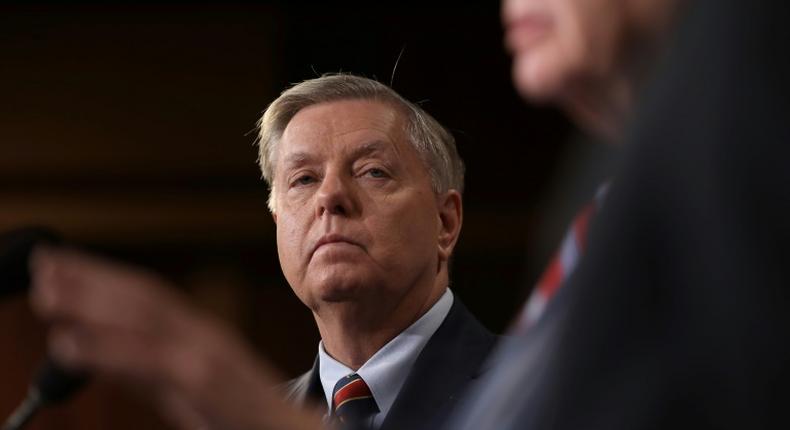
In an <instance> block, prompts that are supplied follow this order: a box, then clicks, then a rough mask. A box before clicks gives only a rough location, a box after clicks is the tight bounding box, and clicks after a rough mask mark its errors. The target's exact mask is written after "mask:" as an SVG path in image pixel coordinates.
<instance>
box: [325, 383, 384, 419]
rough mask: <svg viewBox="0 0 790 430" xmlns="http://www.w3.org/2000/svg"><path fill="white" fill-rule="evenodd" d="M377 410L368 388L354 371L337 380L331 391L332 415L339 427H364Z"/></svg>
mask: <svg viewBox="0 0 790 430" xmlns="http://www.w3.org/2000/svg"><path fill="white" fill-rule="evenodd" d="M378 412H379V408H378V406H377V405H376V400H375V399H373V394H372V393H371V392H370V388H369V387H368V385H367V384H366V383H365V381H364V380H362V377H360V376H359V375H357V374H356V373H352V374H350V375H347V376H344V377H342V378H340V380H339V381H337V384H335V389H334V391H333V393H332V416H333V417H334V418H335V419H337V421H339V424H340V428H341V429H356V428H365V424H367V421H369V418H370V417H372V416H373V415H375V414H376V413H378Z"/></svg>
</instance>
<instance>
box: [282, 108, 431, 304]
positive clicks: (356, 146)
mask: <svg viewBox="0 0 790 430" xmlns="http://www.w3.org/2000/svg"><path fill="white" fill-rule="evenodd" d="M276 160H277V164H276V168H275V180H274V183H275V192H276V193H277V194H276V222H277V248H278V252H279V255H280V264H281V266H282V269H283V272H284V273H285V277H286V278H287V280H288V282H289V284H290V285H291V287H292V288H293V290H294V292H295V293H296V295H297V296H299V298H300V299H301V300H302V302H304V303H305V304H306V305H307V306H308V307H310V308H311V309H313V310H314V311H317V310H318V309H319V308H320V307H321V306H322V305H324V304H326V303H327V302H347V301H357V300H362V301H364V302H370V299H371V298H374V299H377V300H381V301H385V300H399V298H401V297H403V296H404V295H405V294H408V293H409V292H410V291H411V290H412V289H414V288H420V286H426V287H428V285H431V283H432V279H433V278H434V277H435V276H436V272H437V261H438V258H439V257H438V251H437V246H438V245H437V237H438V235H439V230H440V227H441V221H440V218H439V213H438V207H437V200H436V197H435V194H434V192H433V190H432V188H431V179H430V176H429V174H428V172H427V170H426V168H425V166H424V164H423V163H422V162H421V160H420V158H419V156H418V154H417V152H416V150H415V149H414V148H413V147H412V146H411V145H410V144H409V143H408V141H407V136H406V134H405V132H404V122H403V119H402V117H401V115H400V114H399V113H398V112H397V111H396V110H394V109H393V108H392V107H390V106H389V105H387V104H384V103H380V102H374V101H363V100H343V101H337V102H330V103H323V104H318V105H314V106H311V107H308V108H306V109H303V110H301V111H300V112H299V113H297V114H296V115H295V116H294V118H293V119H292V120H291V122H290V123H289V124H288V126H287V128H286V129H285V132H284V133H283V136H282V139H281V141H280V143H279V146H278V148H277V156H276ZM431 286H432V285H431ZM365 298H366V300H365Z"/></svg>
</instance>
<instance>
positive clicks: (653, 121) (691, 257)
mask: <svg viewBox="0 0 790 430" xmlns="http://www.w3.org/2000/svg"><path fill="white" fill-rule="evenodd" d="M503 18H504V21H505V26H506V28H507V44H508V46H509V48H510V49H511V51H512V52H513V54H514V68H513V77H514V82H515V84H516V87H517V88H518V90H519V92H520V93H521V94H522V95H524V96H525V98H528V99H530V100H535V101H541V102H550V103H555V104H558V105H560V106H562V107H563V108H565V109H566V110H567V111H568V113H569V114H570V115H571V116H572V117H574V118H575V119H576V120H577V122H578V123H579V124H581V125H583V126H585V127H588V128H590V129H593V130H597V131H599V132H600V133H601V134H603V135H605V136H609V138H610V139H612V140H613V141H619V142H622V143H623V156H622V163H621V164H620V165H619V167H618V168H617V171H616V173H615V174H614V175H613V178H614V179H613V181H612V183H611V186H610V187H609V189H608V192H606V193H605V194H606V195H605V196H603V198H602V199H601V201H600V204H597V205H596V213H595V214H594V215H592V214H590V215H588V216H586V217H584V218H583V219H586V221H584V222H580V223H578V224H577V223H576V222H574V225H573V228H572V230H571V231H572V235H571V236H569V237H571V239H572V241H570V240H569V241H567V242H568V243H569V244H570V245H571V246H570V247H569V248H568V247H566V246H564V245H563V249H571V250H573V249H574V247H573V245H575V244H576V245H578V244H581V245H584V246H576V248H575V249H576V251H577V252H576V253H575V254H573V253H570V252H562V251H561V252H560V256H567V255H575V257H574V258H567V257H562V258H561V259H560V263H559V264H556V265H555V264H552V265H551V266H550V270H549V272H547V276H546V277H544V278H542V279H541V281H540V282H539V285H538V286H537V288H536V290H537V291H544V292H545V294H544V296H547V297H549V298H550V300H548V299H547V298H546V297H544V298H543V299H544V300H543V301H544V302H545V303H544V304H543V305H542V306H539V307H538V308H539V309H540V310H541V312H532V313H530V312H529V311H528V310H527V311H525V312H524V314H525V315H533V316H532V317H524V318H519V319H518V320H517V322H516V324H514V328H513V332H514V336H513V337H512V339H511V340H508V341H506V342H504V343H503V344H502V345H501V346H500V347H499V348H498V350H497V352H496V353H495V355H494V357H493V359H492V362H491V365H492V366H493V368H492V370H491V371H489V372H488V373H487V374H486V376H485V377H484V378H483V380H481V381H480V382H479V385H478V386H477V387H475V389H473V390H471V391H470V395H469V396H468V397H467V399H466V400H465V401H464V402H463V403H462V405H460V407H459V408H458V409H457V410H456V413H455V415H454V417H453V418H452V419H451V420H450V421H449V423H448V424H447V428H451V429H475V430H479V429H516V428H519V429H520V428H541V429H542V428H587V429H597V428H600V429H611V428H692V427H693V428H700V427H701V428H733V429H735V428H737V429H741V428H766V427H768V426H769V425H771V426H774V427H776V426H777V424H778V427H780V428H782V427H787V426H788V418H787V416H786V414H785V413H783V407H784V406H785V405H786V404H787V400H788V399H787V397H788V396H787V386H788V383H790V375H788V372H790V367H788V366H787V362H788V361H789V360H788V358H789V357H790V354H788V342H787V340H788V337H789V336H788V335H789V334H788V330H790V321H788V312H787V306H788V292H787V286H788V285H790V274H789V272H790V270H788V265H787V264H788V262H789V261H790V255H788V247H787V243H788V242H790V225H789V223H788V220H789V219H790V185H788V184H790V177H789V176H790V169H788V168H787V160H788V159H790V154H788V151H790V148H788V142H790V125H789V124H790V121H789V120H788V112H790V106H789V104H790V97H788V94H790V91H788V90H789V88H788V85H790V82H788V76H790V64H788V63H789V62H790V55H788V53H787V50H788V46H787V44H786V41H787V40H790V34H788V32H790V28H789V27H788V26H787V25H786V24H787V22H790V14H789V13H788V6H787V5H786V4H785V3H783V2H781V1H762V2H742V1H739V0H687V1H684V0H676V1H673V0H653V1H651V0H588V1H582V0H556V1H549V0H534V1H530V0H512V1H506V2H505V4H504V7H503ZM587 230H589V235H587V234H583V233H584V232H585V231H587ZM577 232H581V233H582V234H577ZM587 236H588V237H587ZM577 238H579V239H577ZM585 247H586V250H583V249H582V248H585ZM582 250H583V251H584V253H583V258H580V257H581V255H582V253H581V252H578V251H582ZM47 260H50V261H47ZM568 261H570V263H568ZM51 262H52V261H51V259H49V258H43V257H42V258H41V259H38V260H37V264H36V266H37V267H36V269H37V272H38V273H39V276H43V274H44V273H45V268H46V265H47V264H48V263H51ZM566 263H567V264H566ZM552 267H555V268H556V267H559V268H560V269H561V270H556V269H552ZM542 284H547V285H548V284H550V285H551V287H550V288H545V289H544V288H542V287H541V285H542ZM40 286H43V284H42V285H40ZM130 290H131V289H130ZM133 290H134V291H135V292H136V294H140V296H145V297H147V296H148V295H147V294H143V292H144V291H143V289H141V288H139V287H137V288H134V289H133ZM42 291H43V289H40V288H37V291H35V292H34V298H35V297H39V298H38V299H36V300H41V301H43V294H41V293H42ZM551 295H553V296H554V297H553V298H552V297H551ZM529 307H530V306H529V305H527V309H529ZM166 315H169V314H166ZM180 320H181V321H189V319H188V318H186V317H184V318H181V319H180ZM200 324H204V323H202V322H201V323H195V324H193V326H194V327H199V326H200ZM174 325H176V326H177V325H178V324H174ZM207 327H208V328H205V329H204V330H203V331H204V332H205V333H213V332H214V330H215V329H214V328H213V327H215V326H213V325H210V326H207ZM59 329H61V330H62V329H64V328H63V325H61V326H60V327H58V326H57V325H56V326H55V328H54V331H53V336H52V339H53V346H54V347H55V348H53V350H54V351H55V352H56V353H57V352H59V354H57V355H58V356H60V357H64V358H67V357H69V356H70V355H69V354H65V353H64V352H65V351H69V348H63V347H62V345H60V346H61V348H58V346H59V345H58V342H57V340H58V336H56V335H57V331H58V330H59ZM193 329H194V328H193ZM212 339H220V340H221V341H222V342H228V337H227V336H226V337H218V338H212ZM64 344H65V343H64ZM234 345H235V344H234ZM72 346H73V345H72ZM214 350H215V349H213V348H212V349H207V350H206V351H204V352H203V353H204V354H205V353H206V352H209V351H214ZM78 351H79V348H72V349H71V352H72V353H73V355H72V357H76V356H79V352H78ZM146 362H147V361H146V360H131V359H130V360H128V361H127V362H126V363H123V364H125V365H124V366H122V365H120V364H118V362H117V361H112V362H108V363H106V364H103V365H96V366H94V367H98V368H99V369H104V370H108V369H110V370H112V369H113V368H115V367H120V368H121V370H122V371H124V372H127V373H129V372H133V371H141V370H144V369H145V366H144V364H145V363H146ZM226 362H227V363H229V364H230V363H231V362H230V361H226ZM233 363H234V365H235V366H238V368H239V369H258V370H256V371H255V372H253V373H254V375H253V376H256V377H257V378H258V379H257V380H258V381H266V380H268V379H267V378H271V376H270V375H269V373H270V371H268V370H266V369H265V365H264V364H261V363H258V364H256V365H250V360H249V359H247V358H246V355H244V356H242V357H241V358H239V357H236V360H235V361H233ZM234 369H235V368H234ZM141 373H143V374H144V375H145V376H148V377H149V379H151V380H152V381H156V383H157V385H160V386H163V387H167V388H171V387H178V385H172V384H171V385H168V384H166V383H165V382H167V381H168V377H169V376H170V375H169V374H168V372H164V373H161V374H158V373H156V372H153V373H151V372H148V373H145V372H141ZM170 373H174V374H176V375H177V374H178V369H176V370H174V371H173V372H170ZM198 374H201V375H206V376H208V375H211V374H212V373H211V372H198ZM152 376H154V378H151V377H152ZM231 376H232V375H231ZM229 379H231V380H232V378H229ZM198 380H201V381H203V382H204V383H203V384H200V385H198V386H194V385H193V386H192V388H193V389H192V390H185V391H183V392H180V394H181V396H180V397H179V399H181V403H184V402H186V403H187V406H189V407H188V408H187V409H189V410H191V411H198V412H199V415H201V416H204V417H205V416H210V417H215V416H219V417H223V418H225V421H222V422H223V423H225V424H227V426H226V427H225V428H293V429H296V428H318V426H320V425H321V424H320V414H316V413H311V412H310V411H302V412H296V411H294V410H289V409H288V408H287V407H286V406H282V407H277V405H278V403H277V402H278V399H276V398H271V396H270V395H267V394H265V392H263V391H262V392H261V394H260V395H258V396H257V397H255V398H254V400H253V399H249V400H248V401H249V402H250V403H248V404H247V406H249V407H246V408H241V409H234V406H235V405H234V404H230V405H229V404H223V403H222V401H221V400H222V399H218V401H216V402H208V401H205V400H208V397H210V396H209V394H212V391H211V390H209V389H208V388H207V387H209V386H210V384H207V382H211V381H213V380H212V379H211V378H208V377H205V378H199V379H198ZM221 381H226V378H223V379H222V380H221ZM262 385H265V384H263V383H260V384H258V385H255V384H250V383H249V382H247V384H246V385H244V386H246V387H248V388H249V387H252V388H256V387H258V386H262ZM187 386H189V385H187ZM225 387H231V388H234V389H240V388H241V386H234V385H233V384H231V385H225ZM249 392H254V390H250V391H249ZM242 398H245V399H246V398H247V397H246V396H242ZM254 408H257V410H256V411H255V412H257V413H254V412H251V411H252V410H254ZM234 412H237V414H235V413H234ZM231 424H234V425H231ZM245 424H248V425H245ZM300 426H303V427H300ZM311 426H312V427H311Z"/></svg>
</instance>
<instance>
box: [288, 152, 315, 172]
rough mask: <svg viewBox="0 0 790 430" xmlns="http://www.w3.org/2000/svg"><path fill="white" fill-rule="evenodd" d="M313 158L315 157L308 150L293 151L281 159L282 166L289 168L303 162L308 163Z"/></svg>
mask: <svg viewBox="0 0 790 430" xmlns="http://www.w3.org/2000/svg"><path fill="white" fill-rule="evenodd" d="M314 158H315V157H314V156H313V155H312V154H310V153H308V152H294V153H291V154H288V156H286V157H285V159H284V160H283V168H285V169H286V170H289V169H293V168H295V167H299V166H303V165H305V164H309V163H310V162H311V161H313V159H314Z"/></svg>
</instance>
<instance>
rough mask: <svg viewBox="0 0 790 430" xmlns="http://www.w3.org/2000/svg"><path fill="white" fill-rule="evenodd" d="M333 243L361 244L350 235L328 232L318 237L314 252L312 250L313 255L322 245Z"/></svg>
mask: <svg viewBox="0 0 790 430" xmlns="http://www.w3.org/2000/svg"><path fill="white" fill-rule="evenodd" d="M332 244H348V245H354V246H361V245H360V244H359V243H357V242H355V241H354V240H352V239H351V238H349V237H348V236H343V235H341V234H334V233H333V234H327V235H324V236H322V237H321V238H320V239H318V242H316V243H315V246H313V250H312V252H310V255H311V256H312V255H313V254H315V253H316V251H318V250H319V249H320V248H321V247H323V246H326V245H332Z"/></svg>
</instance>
